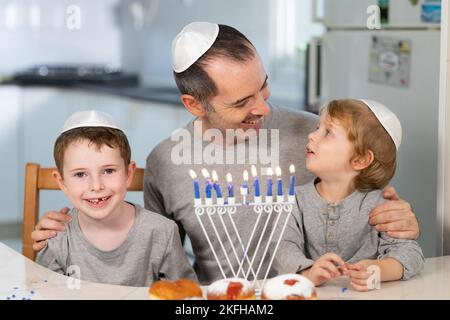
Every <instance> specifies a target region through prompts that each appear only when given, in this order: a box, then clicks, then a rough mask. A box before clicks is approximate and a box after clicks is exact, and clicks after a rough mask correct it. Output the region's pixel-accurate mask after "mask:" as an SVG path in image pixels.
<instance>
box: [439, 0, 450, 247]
mask: <svg viewBox="0 0 450 320" xmlns="http://www.w3.org/2000/svg"><path fill="white" fill-rule="evenodd" d="M442 6H443V8H442V37H441V85H440V113H439V119H440V121H439V172H438V177H439V181H438V230H437V241H438V243H439V249H440V250H441V253H442V254H444V255H449V254H450V31H449V25H450V23H449V19H450V6H449V3H448V0H443V2H442Z"/></svg>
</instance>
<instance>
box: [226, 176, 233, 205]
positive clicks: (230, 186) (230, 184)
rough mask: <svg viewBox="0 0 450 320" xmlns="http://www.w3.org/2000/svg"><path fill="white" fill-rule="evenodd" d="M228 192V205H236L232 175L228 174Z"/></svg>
mask: <svg viewBox="0 0 450 320" xmlns="http://www.w3.org/2000/svg"><path fill="white" fill-rule="evenodd" d="M227 182H228V184H227V191H228V204H234V186H233V178H232V177H231V173H227Z"/></svg>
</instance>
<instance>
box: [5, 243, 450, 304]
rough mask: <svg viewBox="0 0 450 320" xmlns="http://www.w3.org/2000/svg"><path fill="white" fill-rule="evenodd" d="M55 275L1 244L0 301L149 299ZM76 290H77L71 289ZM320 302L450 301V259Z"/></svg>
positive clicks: (336, 287) (341, 290) (141, 291)
mask: <svg viewBox="0 0 450 320" xmlns="http://www.w3.org/2000/svg"><path fill="white" fill-rule="evenodd" d="M74 281H76V280H75V279H73V278H69V277H66V276H63V275H60V274H57V273H55V272H52V271H50V270H48V269H46V268H44V267H42V266H40V265H38V264H36V263H34V262H33V261H31V260H29V259H27V258H25V257H24V256H22V255H21V254H20V253H18V252H16V251H14V250H13V249H11V248H9V247H7V246H6V245H4V244H2V243H1V242H0V300H4V299H9V300H14V299H16V300H22V299H32V300H36V299H117V300H122V299H124V300H129V299H137V300H142V299H148V295H147V291H148V288H147V287H141V288H136V287H126V286H115V285H107V284H99V283H92V282H85V281H81V283H80V285H79V288H77V283H76V282H74ZM70 288H73V289H70ZM317 295H318V298H319V299H450V256H446V257H438V258H430V259H426V262H425V268H424V270H423V271H422V273H421V274H420V275H418V276H416V277H414V278H413V279H411V280H408V281H393V282H389V283H387V282H384V283H382V284H381V289H380V290H374V291H370V292H356V291H353V290H352V289H351V288H350V287H349V285H348V279H347V278H339V279H335V280H333V281H330V282H328V283H327V284H326V285H324V286H321V287H318V288H317Z"/></svg>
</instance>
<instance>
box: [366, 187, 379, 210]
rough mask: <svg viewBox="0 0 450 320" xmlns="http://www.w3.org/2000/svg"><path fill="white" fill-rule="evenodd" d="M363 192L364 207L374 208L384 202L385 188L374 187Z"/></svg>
mask: <svg viewBox="0 0 450 320" xmlns="http://www.w3.org/2000/svg"><path fill="white" fill-rule="evenodd" d="M361 194H362V203H361V207H362V208H368V209H371V208H374V207H376V206H378V205H379V204H381V203H382V202H384V197H383V190H381V189H374V190H371V191H368V192H361Z"/></svg>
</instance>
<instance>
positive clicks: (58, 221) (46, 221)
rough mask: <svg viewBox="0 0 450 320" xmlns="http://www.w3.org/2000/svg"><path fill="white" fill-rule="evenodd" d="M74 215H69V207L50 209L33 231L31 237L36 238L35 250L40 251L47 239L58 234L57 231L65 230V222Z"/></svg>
mask: <svg viewBox="0 0 450 320" xmlns="http://www.w3.org/2000/svg"><path fill="white" fill-rule="evenodd" d="M71 220H72V217H71V216H70V215H69V208H67V207H65V208H62V209H61V210H60V211H59V212H56V211H49V212H46V213H45V214H44V216H43V217H42V218H41V219H40V220H39V222H38V223H37V225H36V227H35V230H34V231H33V232H32V233H31V239H33V240H34V243H33V250H34V251H40V250H42V249H43V248H44V247H45V246H46V244H47V240H48V239H50V238H53V237H55V236H56V234H57V231H64V230H65V227H64V224H63V223H64V222H65V223H69V222H70V221H71Z"/></svg>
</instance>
